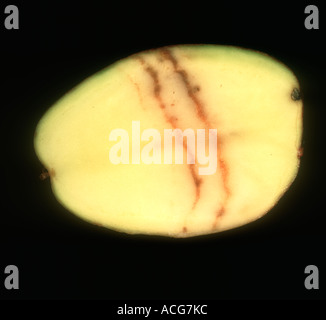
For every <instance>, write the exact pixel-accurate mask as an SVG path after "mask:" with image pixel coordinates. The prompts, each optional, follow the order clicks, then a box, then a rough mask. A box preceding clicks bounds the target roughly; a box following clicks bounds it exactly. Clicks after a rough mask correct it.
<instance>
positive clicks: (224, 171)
mask: <svg viewBox="0 0 326 320" xmlns="http://www.w3.org/2000/svg"><path fill="white" fill-rule="evenodd" d="M161 54H162V56H163V57H164V58H165V59H167V60H169V61H171V63H172V65H173V68H174V71H175V72H176V73H178V74H179V75H180V77H181V80H182V82H183V83H184V85H185V87H186V89H187V93H188V96H189V97H190V99H191V100H192V101H193V102H194V104H195V107H196V113H197V116H198V117H199V118H200V120H201V121H202V122H203V123H204V124H205V127H206V128H207V129H209V128H211V125H210V123H209V121H208V119H207V116H206V114H205V112H204V108H203V105H202V103H201V102H200V100H199V99H198V97H197V95H196V93H197V92H198V91H199V90H200V87H199V86H192V85H191V84H190V81H189V77H188V74H187V72H186V71H185V70H183V69H181V67H180V66H179V64H178V61H177V59H176V58H175V57H174V56H173V55H172V53H171V51H170V50H169V49H168V48H164V49H162V50H161ZM206 133H208V130H206ZM221 149H222V141H221V138H220V137H219V136H217V156H218V163H219V168H220V170H221V177H222V181H223V187H224V190H225V194H226V198H225V200H224V203H223V204H222V206H221V209H220V210H218V211H217V213H216V217H215V222H214V223H213V227H214V228H215V227H216V223H217V221H218V220H219V218H221V217H222V216H223V215H224V213H225V206H226V203H227V201H228V199H229V197H230V195H231V192H230V188H229V186H228V176H229V171H228V168H227V166H226V164H225V161H224V160H223V158H222V152H221ZM194 174H195V173H194ZM195 175H196V174H195ZM193 177H194V175H193ZM196 179H197V180H199V178H198V177H197V176H196ZM194 181H195V180H194ZM195 184H196V181H195ZM199 185H200V184H198V185H196V187H197V189H199ZM198 199H199V197H198ZM197 201H198V200H197Z"/></svg>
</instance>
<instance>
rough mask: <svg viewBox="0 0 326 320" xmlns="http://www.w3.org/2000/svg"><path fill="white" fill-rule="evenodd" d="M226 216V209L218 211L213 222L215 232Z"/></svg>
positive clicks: (222, 208)
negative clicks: (219, 222) (220, 221)
mask: <svg viewBox="0 0 326 320" xmlns="http://www.w3.org/2000/svg"><path fill="white" fill-rule="evenodd" d="M224 214H225V208H224V206H222V207H221V208H220V210H218V211H217V212H216V214H215V220H214V222H213V230H214V229H216V227H217V224H218V221H219V220H220V219H221V218H222V217H223V216H224Z"/></svg>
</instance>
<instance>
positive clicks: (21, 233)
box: [0, 1, 326, 299]
mask: <svg viewBox="0 0 326 320" xmlns="http://www.w3.org/2000/svg"><path fill="white" fill-rule="evenodd" d="M291 3H292V4H291V5H286V4H285V3H284V1H283V2H275V1H273V2H265V1H261V2H260V4H256V3H252V2H248V1H241V2H240V1H239V2H233V1H215V2H214V1H212V2H208V1H207V2H205V1H188V2H187V3H186V4H184V5H183V6H181V5H180V4H176V3H174V4H172V3H168V2H154V1H153V2H152V4H151V5H148V4H147V5H144V4H142V3H141V2H138V1H136V2H132V3H129V2H119V3H118V2H111V1H103V2H99V1H89V2H77V1H66V2H62V3H61V2H57V1H55V2H54V1H53V2H46V1H43V2H35V1H34V2H33V1H24V2H22V3H20V2H10V3H4V4H1V7H0V12H2V15H1V14H0V20H1V19H3V21H4V19H5V14H4V13H3V11H4V8H5V6H6V5H7V4H15V5H17V6H18V8H19V12H20V29H19V30H6V29H5V27H4V25H3V24H2V26H0V34H1V38H0V41H1V42H0V46H1V50H0V52H1V75H2V77H1V79H2V85H1V117H0V119H1V138H2V139H1V150H2V152H1V168H2V172H1V178H2V179H1V182H2V185H3V186H2V189H1V190H2V191H1V196H2V201H1V219H0V228H1V229H0V296H1V297H3V298H7V299H11V298H13V299H15V298H18V299H20V298H38V299H43V298H46V299H47V298H86V299H91V298H108V299H135V298H138V299H158V298H165V299H177V298H182V299H192V298H196V299H201V298H203V299H217V298H222V299H224V298H237V299H244V298H247V299H248V298H249V299H251V298H255V299H266V298H267V299H268V298H289V299H294V298H299V299H302V298H303V299H306V298H307V299H314V298H326V281H325V279H326V260H325V241H326V218H325V198H326V194H325V165H324V156H325V129H324V127H325V124H324V122H325V120H326V118H325V78H324V77H325V70H326V69H325V56H326V49H325V46H324V42H325V28H324V25H325V21H326V8H325V5H324V4H322V3H321V2H320V1H319V2H318V1H313V4H316V5H317V6H318V8H319V11H320V25H319V27H320V29H319V30H306V29H305V28H304V19H305V17H306V15H305V14H304V8H305V7H306V6H307V5H309V4H311V3H310V2H291ZM180 43H216V44H231V45H238V46H243V47H247V48H252V49H256V50H260V51H263V52H266V53H269V54H270V55H272V56H274V57H275V58H277V59H279V60H281V61H283V62H284V63H285V64H287V65H288V66H289V67H290V68H291V69H293V70H294V72H295V74H296V75H297V77H298V79H299V81H300V84H301V89H302V93H303V95H304V105H305V109H304V129H305V131H304V156H303V158H302V163H301V167H300V170H299V174H298V177H297V179H296V180H295V182H294V183H293V185H292V186H291V188H290V189H289V191H288V192H287V193H286V195H285V196H284V197H283V198H282V199H281V200H280V202H279V203H278V204H277V205H276V206H275V207H274V208H273V209H272V210H271V211H270V212H269V213H268V215H266V216H265V217H263V218H262V219H260V220H258V221H256V222H254V223H251V224H249V225H247V226H243V227H241V228H238V229H235V230H230V231H226V232H223V233H219V234H215V235H209V236H203V237H197V238H190V239H180V240H175V239H167V238H164V237H151V236H129V235H125V234H121V233H118V232H113V231H110V230H106V229H102V228H100V227H97V226H93V225H90V224H88V223H86V222H84V221H82V220H80V219H78V218H77V217H75V216H74V215H72V214H70V213H69V212H68V211H67V210H66V209H65V208H63V207H62V206H61V205H60V204H59V203H58V202H57V201H56V200H55V198H54V196H53V193H52V191H51V188H50V182H49V181H40V180H39V174H40V172H41V170H42V165H41V164H40V163H39V161H38V159H37V158H36V155H35V153H34V148H33V135H34V130H35V127H36V124H37V122H38V121H39V119H40V118H41V116H42V115H43V113H44V112H45V111H46V110H47V109H48V108H49V107H50V106H51V105H52V104H53V103H54V102H55V101H56V100H57V99H58V98H60V97H61V96H62V95H63V94H64V93H66V92H67V91H68V90H69V89H71V88H72V87H74V86H75V85H76V84H78V83H79V82H80V81H81V80H83V79H85V78H86V77H88V76H90V75H92V74H93V73H95V72H96V71H98V70H100V69H101V68H103V67H106V66H107V65H109V64H110V63H112V62H113V61H115V60H117V59H120V58H123V57H126V56H128V55H130V54H132V53H135V52H138V51H141V50H145V49H150V48H153V47H160V46H163V45H170V44H180ZM9 264H14V265H16V266H18V268H19V271H20V288H19V290H11V291H8V290H6V289H5V288H4V285H3V281H4V279H5V274H4V273H3V271H4V268H5V266H6V265H9ZM309 264H314V265H316V266H317V267H318V268H319V272H320V289H319V290H306V289H305V287H304V279H305V276H306V275H305V274H304V269H305V267H306V266H307V265H309Z"/></svg>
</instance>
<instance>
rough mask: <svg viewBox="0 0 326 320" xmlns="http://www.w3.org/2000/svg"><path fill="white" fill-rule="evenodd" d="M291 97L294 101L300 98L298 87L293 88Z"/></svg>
mask: <svg viewBox="0 0 326 320" xmlns="http://www.w3.org/2000/svg"><path fill="white" fill-rule="evenodd" d="M291 98H292V100H294V101H297V100H300V99H301V95H300V91H299V89H298V88H294V89H293V91H292V93H291Z"/></svg>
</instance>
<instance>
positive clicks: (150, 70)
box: [138, 57, 202, 208]
mask: <svg viewBox="0 0 326 320" xmlns="http://www.w3.org/2000/svg"><path fill="white" fill-rule="evenodd" d="M138 59H139V61H140V63H141V64H142V66H144V69H145V71H146V72H147V73H148V74H149V75H150V77H151V78H152V80H153V83H154V96H155V98H156V100H157V101H158V103H159V106H160V108H161V109H162V110H163V112H164V116H165V119H166V120H167V121H168V122H169V123H170V124H171V126H172V127H173V128H174V129H175V128H177V126H176V122H177V120H178V118H177V117H175V116H169V115H168V114H167V111H166V108H165V104H164V102H163V100H162V97H161V85H160V82H159V78H158V72H157V71H156V70H155V69H154V68H153V67H152V66H150V65H149V64H148V63H146V62H145V61H144V59H143V58H142V57H138ZM183 148H184V149H185V150H186V151H187V149H186V145H185V143H184V141H183ZM188 168H189V170H190V173H191V176H192V179H193V181H194V184H195V187H196V198H195V201H194V204H193V208H195V206H196V204H197V202H198V200H199V198H200V184H201V182H202V180H201V179H199V178H198V176H197V175H196V172H195V170H194V165H193V164H188Z"/></svg>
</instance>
